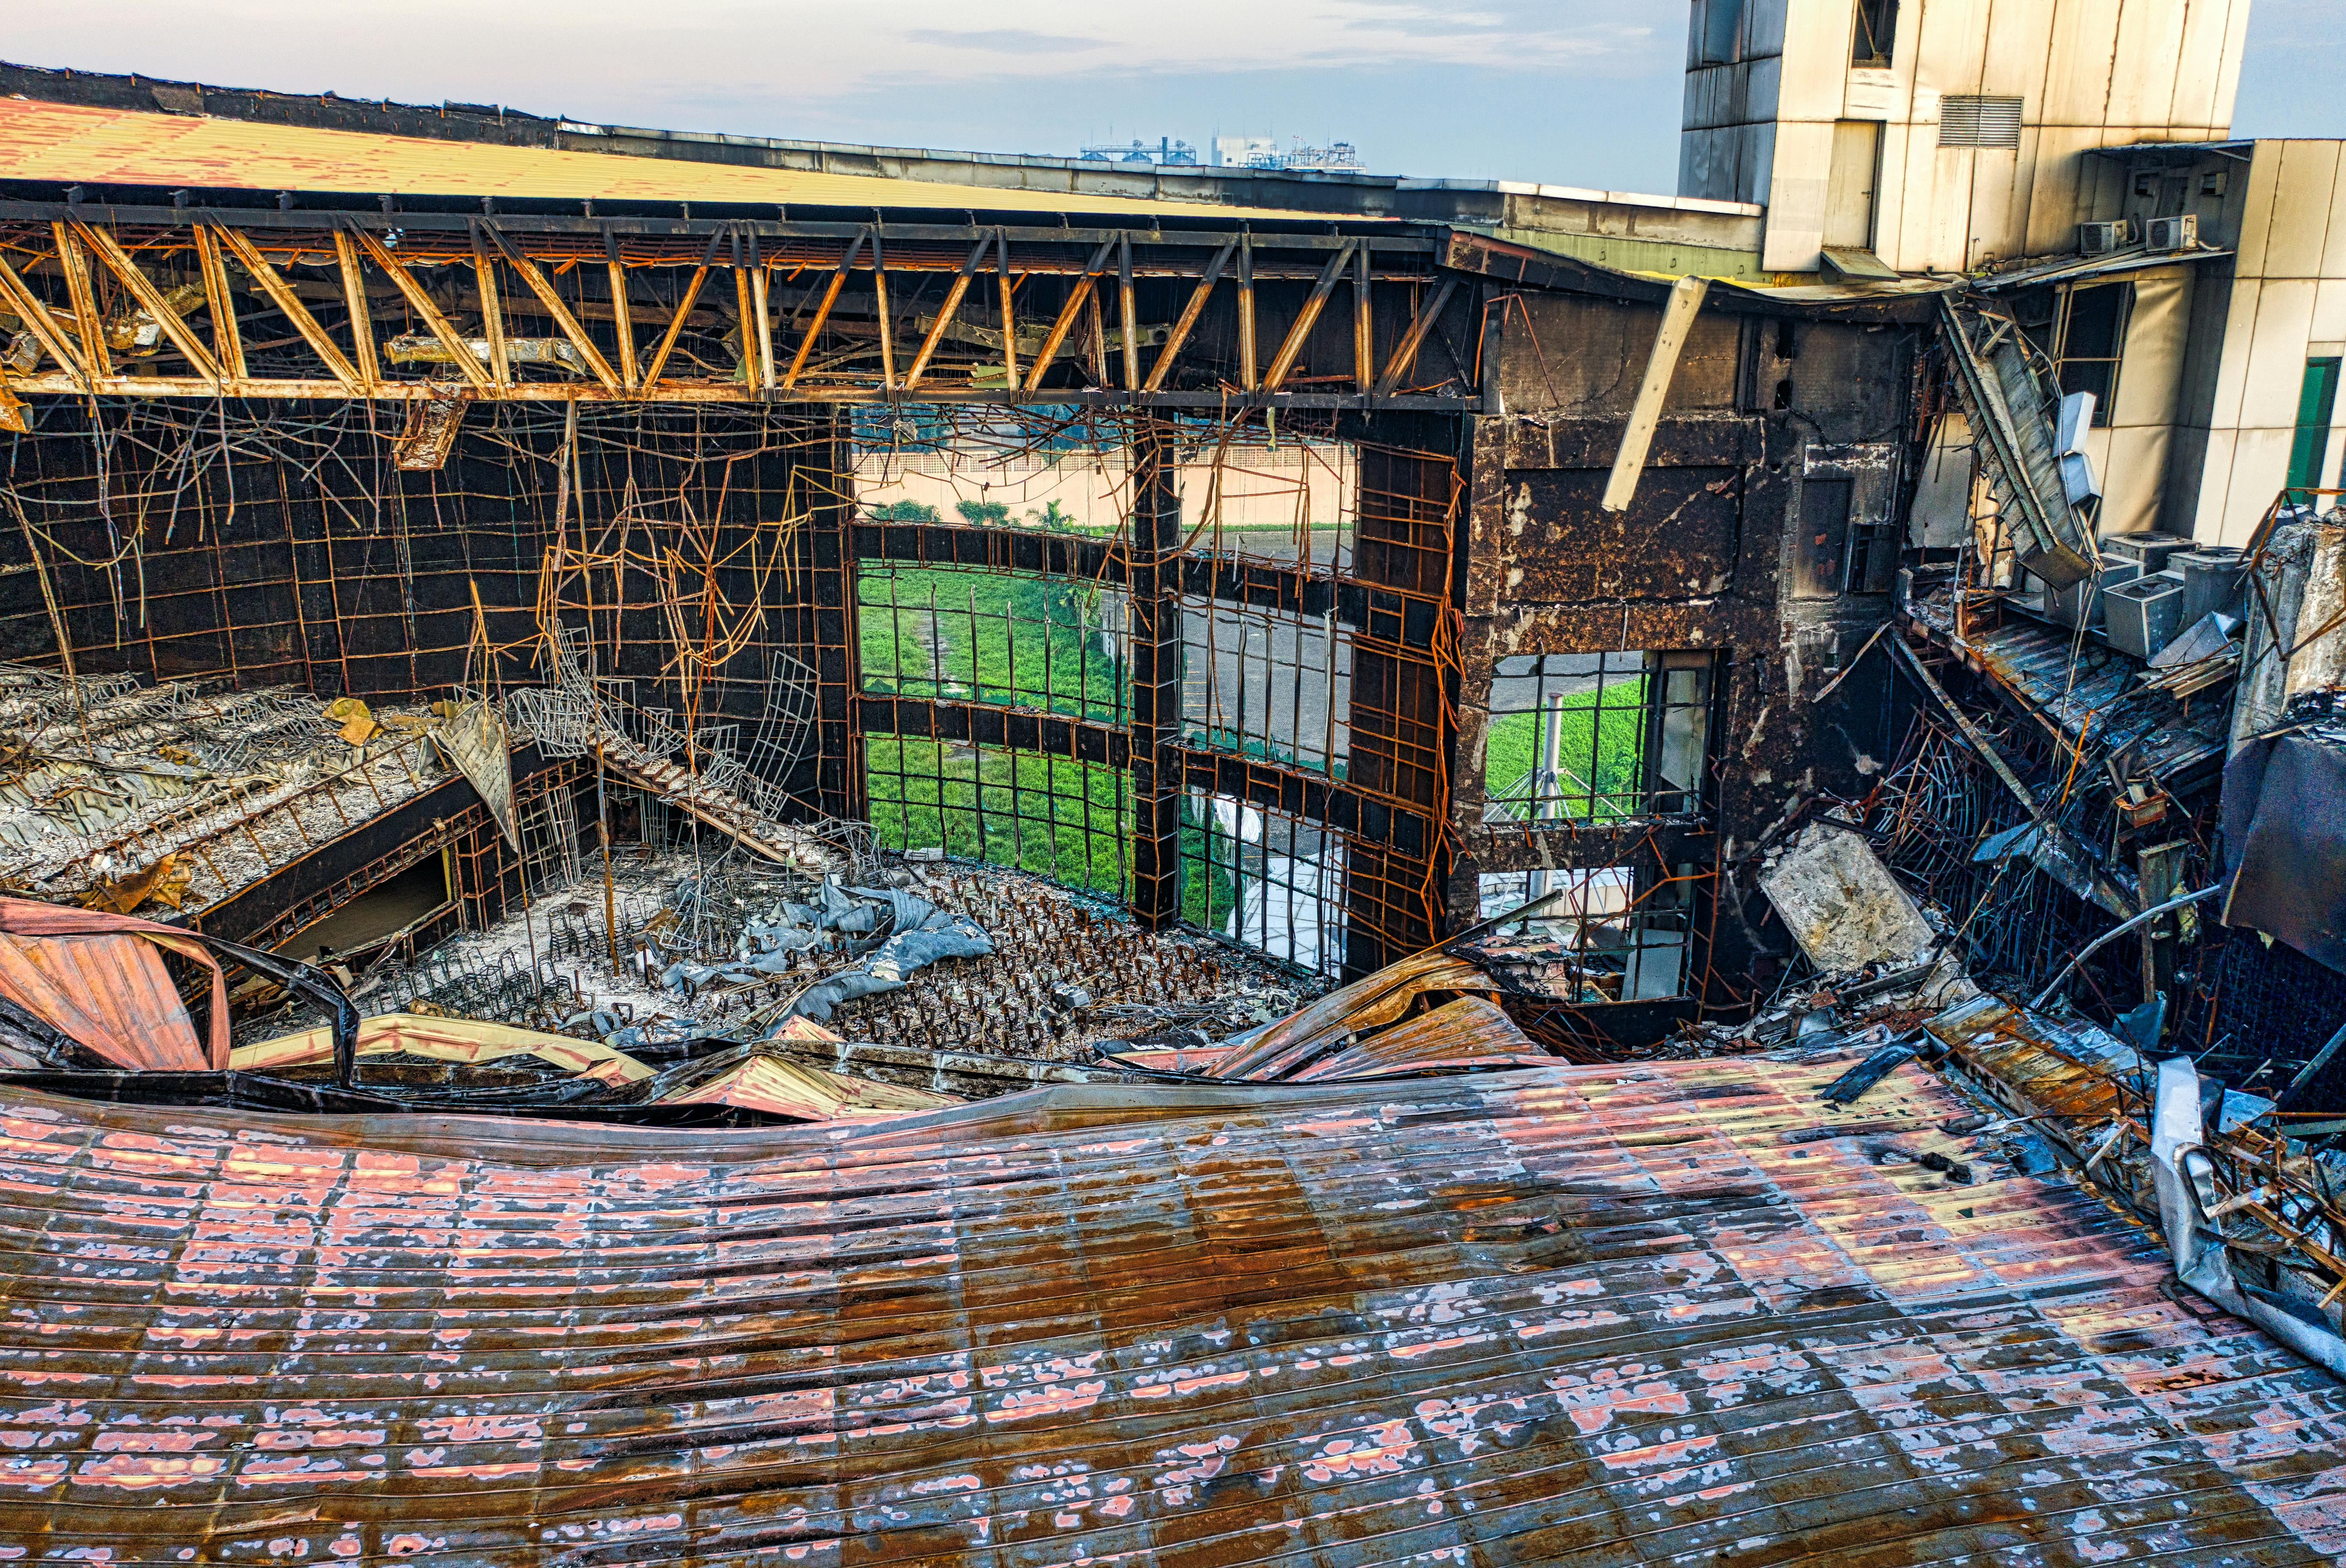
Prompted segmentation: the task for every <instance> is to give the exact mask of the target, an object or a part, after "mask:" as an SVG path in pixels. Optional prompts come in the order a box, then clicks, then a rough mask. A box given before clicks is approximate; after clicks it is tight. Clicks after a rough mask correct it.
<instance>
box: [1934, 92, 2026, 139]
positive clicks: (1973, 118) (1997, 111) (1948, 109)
mask: <svg viewBox="0 0 2346 1568" xmlns="http://www.w3.org/2000/svg"><path fill="white" fill-rule="evenodd" d="M2021 105H2022V100H2021V99H2019V98H2006V97H1980V96H1976V95H1972V94H1963V93H1949V94H1947V95H1946V96H1945V97H1943V98H1941V99H1940V100H1939V145H1940V146H1941V147H1984V148H2018V147H2019V146H2020V111H2021Z"/></svg>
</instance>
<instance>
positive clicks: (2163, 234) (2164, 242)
mask: <svg viewBox="0 0 2346 1568" xmlns="http://www.w3.org/2000/svg"><path fill="white" fill-rule="evenodd" d="M2143 242H2144V244H2145V245H2146V246H2147V248H2148V249H2153V250H2188V249H2191V248H2192V247H2193V246H2195V245H2198V243H2199V218H2198V214H2196V213H2189V212H2187V213H2185V214H2184V215H2183V216H2182V217H2180V218H2154V219H2151V220H2150V221H2149V222H2147V223H2146V224H2144V225H2143Z"/></svg>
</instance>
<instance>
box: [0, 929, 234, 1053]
mask: <svg viewBox="0 0 2346 1568" xmlns="http://www.w3.org/2000/svg"><path fill="white" fill-rule="evenodd" d="M162 952H176V953H178V954H179V956H181V957H182V958H186V959H188V960H189V961H191V962H195V963H197V964H199V965H200V966H202V967H204V968H206V969H208V970H209V971H210V972H211V981H212V992H211V1003H212V1005H211V1029H210V1034H209V1039H205V1038H201V1037H199V1036H198V1034H197V1033H196V1026H195V1023H194V1022H193V1021H192V1020H191V1019H189V1016H188V1009H187V1007H186V1005H185V1004H184V1003H182V1002H181V1001H180V1000H179V992H178V991H177V990H176V989H175V988H174V987H173V986H172V983H171V977H170V974H169V973H168V972H167V971H166V970H165V969H164V967H163V960H162ZM0 997H5V998H6V999H7V1000H8V1001H10V1002H12V1003H15V1004H16V1005H17V1006H19V1007H21V1008H23V1009H25V1010H26V1012H28V1013H32V1014H33V1015H34V1016H35V1017H36V1018H38V1019H40V1020H41V1021H42V1022H44V1023H47V1024H49V1025H50V1026H51V1027H53V1028H55V1029H56V1030H57V1031H59V1032H60V1033H63V1034H65V1035H66V1036H67V1037H68V1038H70V1039H71V1040H73V1041H75V1042H76V1043H77V1044H81V1045H83V1046H86V1047H87V1048H88V1049H89V1050H91V1051H94V1052H96V1053H97V1054H98V1055H100V1056H103V1057H104V1058H106V1060H107V1061H109V1062H112V1063H114V1064H117V1065H118V1066H123V1067H138V1068H149V1067H151V1068H166V1069H179V1070H182V1071H185V1070H191V1069H198V1068H204V1067H225V1066H226V1065H228V1052H229V1034H228V988H227V985H226V983H225V980H224V978H223V976H222V975H221V973H220V967H219V960H217V959H215V958H214V957H213V956H212V955H211V953H210V952H209V951H208V950H207V949H206V948H205V946H204V944H203V943H202V942H199V941H198V940H197V939H196V938H194V937H192V936H190V935H189V934H188V933H187V932H182V931H174V930H173V929H172V928H170V927H169V926H165V925H158V924H156V923H155V922H154V921H143V920H138V919H135V918H133V917H131V916H129V915H121V914H113V913H108V912H107V911H99V910H72V909H64V908H60V907H59V906H57V905H55V904H45V903H40V902H37V901H34V900H30V899H0Z"/></svg>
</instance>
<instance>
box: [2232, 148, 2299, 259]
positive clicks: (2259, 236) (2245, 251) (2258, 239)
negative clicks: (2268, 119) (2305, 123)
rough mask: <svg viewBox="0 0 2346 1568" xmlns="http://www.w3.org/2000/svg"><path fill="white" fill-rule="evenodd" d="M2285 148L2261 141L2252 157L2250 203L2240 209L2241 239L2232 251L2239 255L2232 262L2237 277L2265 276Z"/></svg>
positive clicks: (2242, 205)
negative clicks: (2266, 255) (2274, 207)
mask: <svg viewBox="0 0 2346 1568" xmlns="http://www.w3.org/2000/svg"><path fill="white" fill-rule="evenodd" d="M2286 145H2287V144H2286V143H2283V142H2277V141H2260V142H2259V143H2257V144H2256V146H2255V148H2254V149H2253V150H2252V151H2251V152H2250V154H2249V178H2248V192H2247V199H2245V200H2244V201H2243V202H2242V203H2241V205H2240V238H2239V242H2238V243H2237V244H2236V245H2235V246H2234V247H2233V249H2236V250H2237V251H2239V255H2238V257H2237V258H2236V259H2235V260H2233V262H2232V270H2233V272H2234V274H2235V275H2236V276H2238V277H2241V278H2261V277H2263V276H2264V274H2265V246H2266V245H2267V244H2268V243H2269V242H2270V240H2271V239H2272V221H2273V196H2274V193H2275V192H2276V191H2278V190H2279V189H2280V162H2281V157H2280V155H2281V148H2283V147H2284V146H2286ZM2235 178H2238V177H2237V175H2236V176H2235Z"/></svg>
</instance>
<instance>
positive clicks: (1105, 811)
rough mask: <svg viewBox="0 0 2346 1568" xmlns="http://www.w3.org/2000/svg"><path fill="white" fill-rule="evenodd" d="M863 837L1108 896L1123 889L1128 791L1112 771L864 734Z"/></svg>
mask: <svg viewBox="0 0 2346 1568" xmlns="http://www.w3.org/2000/svg"><path fill="white" fill-rule="evenodd" d="M863 758H864V776H865V783H866V789H867V793H868V800H869V805H870V808H871V813H870V814H871V821H872V831H873V833H874V834H875V835H876V836H877V837H878V838H879V840H880V841H881V842H882V844H886V845H888V846H890V847H892V848H894V849H899V850H925V849H942V850H944V852H945V853H946V854H948V855H958V856H961V857H963V858H964V859H967V860H984V861H985V862H987V863H988V864H991V865H997V866H1015V867H1017V868H1018V869H1019V870H1021V871H1035V872H1037V873H1039V874H1041V875H1043V876H1046V877H1051V878H1054V879H1056V880H1057V881H1062V882H1066V883H1068V884H1070V885H1072V886H1075V887H1080V888H1088V889H1090V890H1091V891H1094V892H1098V893H1105V894H1107V895H1109V896H1111V897H1115V898H1123V897H1126V896H1127V895H1128V893H1129V891H1130V889H1131V883H1132V806H1131V802H1132V785H1131V781H1130V780H1129V779H1127V778H1126V777H1125V775H1124V774H1122V773H1121V772H1119V771H1118V770H1117V769H1112V768H1104V767H1100V766H1098V765H1096V764H1094V763H1089V762H1079V761H1076V760H1075V759H1072V758H1066V757H1045V756H1044V755H1042V754H1041V753H1039V752H1032V751H995V750H989V751H984V752H974V751H973V750H971V749H970V748H965V747H955V746H953V745H950V744H948V743H944V742H940V741H934V740H919V739H912V738H905V737H901V736H893V735H871V736H866V737H865V738H864V740H863Z"/></svg>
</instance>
